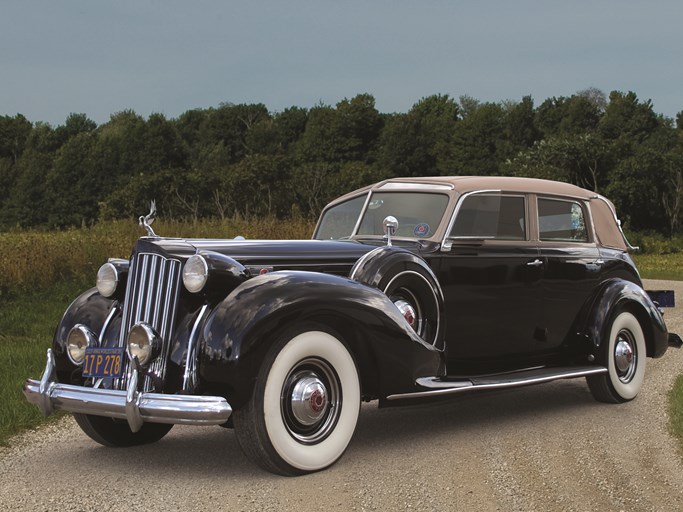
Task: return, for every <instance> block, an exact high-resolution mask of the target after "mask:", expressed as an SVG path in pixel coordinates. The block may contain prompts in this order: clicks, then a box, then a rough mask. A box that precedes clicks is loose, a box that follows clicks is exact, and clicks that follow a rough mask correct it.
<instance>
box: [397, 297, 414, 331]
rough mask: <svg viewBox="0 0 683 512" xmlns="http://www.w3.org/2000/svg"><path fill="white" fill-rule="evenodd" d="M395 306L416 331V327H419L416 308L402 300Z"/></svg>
mask: <svg viewBox="0 0 683 512" xmlns="http://www.w3.org/2000/svg"><path fill="white" fill-rule="evenodd" d="M394 304H396V307H397V308H398V310H399V311H400V312H401V314H402V315H403V318H405V319H406V322H408V325H410V327H412V328H413V330H415V327H416V326H417V313H416V312H415V308H414V307H413V306H411V305H410V303H409V302H407V301H405V300H402V299H399V300H397V301H396V302H394Z"/></svg>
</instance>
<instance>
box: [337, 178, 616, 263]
mask: <svg viewBox="0 0 683 512" xmlns="http://www.w3.org/2000/svg"><path fill="white" fill-rule="evenodd" d="M399 187H400V189H402V190H406V191H407V190H416V191H425V190H428V189H432V190H433V191H442V192H445V193H449V195H451V196H452V195H453V194H457V195H462V194H467V193H469V192H482V191H503V192H519V193H531V194H544V195H554V196H561V197H572V198H576V199H582V200H585V201H589V200H591V199H592V200H593V201H591V203H592V208H591V210H592V212H593V215H592V217H593V222H594V225H595V228H596V232H597V235H598V238H599V239H600V241H601V243H602V244H603V245H607V246H610V247H618V248H620V249H624V250H626V249H627V244H626V242H625V240H624V238H623V235H622V233H621V229H620V228H619V226H618V224H617V219H616V214H615V211H614V205H613V204H612V203H611V202H610V201H609V200H608V199H606V198H604V197H602V196H600V195H599V194H597V193H596V192H593V191H590V190H586V189H583V188H581V187H577V186H576V185H572V184H570V183H562V182H559V181H550V180H542V179H537V178H518V177H504V176H430V177H428V176H425V177H417V178H412V177H410V178H391V179H388V180H384V181H380V182H379V183H375V184H374V185H370V186H367V187H364V188H362V189H359V190H355V191H353V192H351V193H349V194H346V195H344V196H342V197H340V198H338V199H336V200H335V201H333V202H332V203H331V204H337V203H341V202H344V201H345V200H347V199H348V198H350V197H352V196H356V195H358V194H359V193H363V192H365V193H367V192H368V191H369V190H388V189H396V188H399ZM435 235H436V234H435ZM437 236H442V235H441V234H439V235H437Z"/></svg>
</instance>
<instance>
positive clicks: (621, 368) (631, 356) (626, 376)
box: [614, 331, 638, 383]
mask: <svg viewBox="0 0 683 512" xmlns="http://www.w3.org/2000/svg"><path fill="white" fill-rule="evenodd" d="M635 347H636V345H635V342H634V340H633V337H632V336H631V333H630V332H628V331H620V332H619V334H617V339H616V342H615V344H614V366H615V367H616V370H617V375H618V376H619V380H620V381H621V382H624V383H628V382H630V381H631V379H632V378H633V376H634V375H635V372H636V365H637V361H638V355H637V354H636V348H635Z"/></svg>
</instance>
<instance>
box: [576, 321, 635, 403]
mask: <svg viewBox="0 0 683 512" xmlns="http://www.w3.org/2000/svg"><path fill="white" fill-rule="evenodd" d="M605 342H606V343H605V346H604V349H603V350H604V351H605V352H603V354H604V358H605V363H606V366H607V373H606V374H603V375H595V376H591V377H589V378H588V385H589V387H590V390H591V392H592V393H593V396H594V397H595V398H596V399H597V400H599V401H601V402H612V403H619V402H626V401H629V400H633V399H634V398H635V397H636V395H638V392H639V391H640V389H641V388H642V386H643V381H644V380H645V366H646V355H647V348H646V345H645V335H644V334H643V329H642V327H641V325H640V322H639V321H638V319H637V318H636V317H635V316H634V315H633V314H632V313H630V312H628V311H622V312H620V313H618V314H617V315H616V316H615V317H614V319H613V320H612V323H611V325H610V328H609V338H608V339H607V340H605Z"/></svg>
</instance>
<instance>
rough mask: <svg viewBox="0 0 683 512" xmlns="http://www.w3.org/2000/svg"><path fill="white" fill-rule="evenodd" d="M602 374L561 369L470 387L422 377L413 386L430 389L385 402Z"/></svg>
mask: <svg viewBox="0 0 683 512" xmlns="http://www.w3.org/2000/svg"><path fill="white" fill-rule="evenodd" d="M602 373H607V368H604V367H595V366H591V367H577V368H573V369H563V370H561V371H557V372H554V373H553V372H550V373H547V374H545V375H540V376H536V377H528V378H518V379H514V378H509V379H504V378H500V379H498V380H496V379H494V378H490V379H487V380H486V381H484V382H482V383H480V384H477V382H476V379H474V381H471V382H470V384H471V385H467V384H463V383H461V382H458V383H448V382H443V381H438V380H435V378H434V377H423V378H419V379H417V380H416V381H415V384H416V385H418V386H421V387H423V388H431V389H429V390H427V391H414V392H412V393H402V394H396V395H389V396H388V397H387V400H403V399H408V398H423V397H430V396H443V395H453V394H456V393H463V392H467V391H479V390H486V389H505V388H513V387H519V386H527V385H531V384H541V383H543V382H551V381H553V380H559V379H573V378H576V377H585V376H587V375H599V374H602ZM444 384H450V386H448V387H445V386H444Z"/></svg>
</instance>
